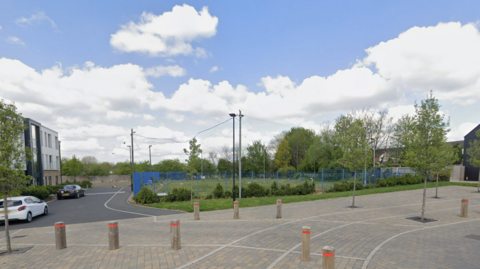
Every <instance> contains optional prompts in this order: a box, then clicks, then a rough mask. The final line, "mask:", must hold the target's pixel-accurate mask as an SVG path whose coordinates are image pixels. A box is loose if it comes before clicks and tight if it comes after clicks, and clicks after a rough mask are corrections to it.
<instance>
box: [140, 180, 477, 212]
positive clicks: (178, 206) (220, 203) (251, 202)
mask: <svg viewBox="0 0 480 269" xmlns="http://www.w3.org/2000/svg"><path fill="white" fill-rule="evenodd" d="M435 185H436V184H435V182H430V183H427V188H435ZM438 186H439V187H445V186H465V187H477V185H476V184H468V183H457V182H439V183H438ZM418 189H423V184H415V185H406V186H394V187H384V188H373V189H367V190H361V191H358V190H357V191H356V192H355V196H362V195H369V194H378V193H389V192H397V191H409V190H418ZM349 196H353V192H352V191H348V192H333V193H325V194H317V195H314V194H311V195H298V196H278V197H277V196H272V197H261V198H242V199H241V200H240V207H252V206H260V205H274V204H276V202H277V199H282V203H283V204H286V203H295V202H304V201H315V200H323V199H332V198H340V197H349ZM147 206H150V207H156V208H165V209H173V210H180V211H185V212H193V206H192V205H191V202H190V201H187V202H173V203H156V204H149V205H147ZM229 208H233V203H232V199H212V200H202V201H200V211H212V210H221V209H229Z"/></svg>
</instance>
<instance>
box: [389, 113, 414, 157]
mask: <svg viewBox="0 0 480 269" xmlns="http://www.w3.org/2000/svg"><path fill="white" fill-rule="evenodd" d="M413 120H414V119H413V117H410V116H409V115H403V116H402V117H401V118H400V119H399V120H398V121H397V123H396V124H395V125H394V127H393V137H392V146H393V148H394V149H393V151H394V154H395V155H396V157H395V160H396V162H397V163H398V164H400V165H402V166H405V165H406V164H405V152H406V150H407V147H408V145H409V144H410V141H409V140H410V139H411V138H412V133H413V126H414V121H413Z"/></svg>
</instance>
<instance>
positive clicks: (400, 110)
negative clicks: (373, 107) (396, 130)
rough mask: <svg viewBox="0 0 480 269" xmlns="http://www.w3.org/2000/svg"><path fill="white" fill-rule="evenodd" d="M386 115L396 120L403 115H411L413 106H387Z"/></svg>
mask: <svg viewBox="0 0 480 269" xmlns="http://www.w3.org/2000/svg"><path fill="white" fill-rule="evenodd" d="M388 115H389V116H391V117H393V122H396V121H398V120H399V119H400V118H401V117H402V116H403V115H409V116H411V117H413V116H414V115H415V106H414V105H406V106H395V107H389V108H388Z"/></svg>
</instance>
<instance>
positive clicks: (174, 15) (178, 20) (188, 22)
mask: <svg viewBox="0 0 480 269" xmlns="http://www.w3.org/2000/svg"><path fill="white" fill-rule="evenodd" d="M217 25H218V18H217V17H213V16H211V15H210V13H209V12H208V8H207V7H204V8H203V9H202V10H201V11H200V12H197V11H196V10H195V8H194V7H191V6H189V5H186V4H184V5H183V6H175V7H173V9H172V11H169V12H165V13H163V14H162V15H158V16H157V15H155V14H152V13H146V12H144V13H143V14H142V15H141V16H140V22H138V23H134V22H129V23H127V24H125V25H123V26H122V27H121V29H120V30H118V31H117V32H116V33H115V34H112V35H111V39H110V44H111V45H112V46H113V47H114V48H115V49H117V50H119V51H123V52H140V53H146V54H149V55H151V56H162V57H167V56H174V55H190V54H195V55H196V56H197V57H205V56H206V55H207V53H206V51H205V50H204V49H203V48H199V47H197V48H194V47H192V45H191V43H192V42H193V41H196V40H199V39H201V38H209V37H212V36H214V35H215V34H216V31H217V30H216V28H217Z"/></svg>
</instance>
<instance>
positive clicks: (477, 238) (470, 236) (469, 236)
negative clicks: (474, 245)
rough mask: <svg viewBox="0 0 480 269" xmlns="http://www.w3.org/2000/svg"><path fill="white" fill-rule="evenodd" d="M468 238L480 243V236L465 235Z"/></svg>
mask: <svg viewBox="0 0 480 269" xmlns="http://www.w3.org/2000/svg"><path fill="white" fill-rule="evenodd" d="M465 237H466V238H470V239H475V240H479V241H480V235H478V234H469V235H465Z"/></svg>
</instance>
